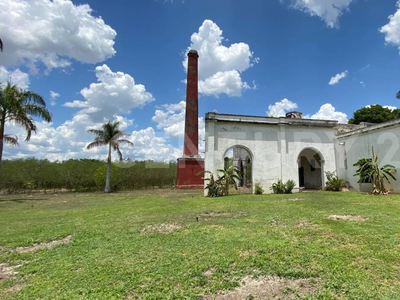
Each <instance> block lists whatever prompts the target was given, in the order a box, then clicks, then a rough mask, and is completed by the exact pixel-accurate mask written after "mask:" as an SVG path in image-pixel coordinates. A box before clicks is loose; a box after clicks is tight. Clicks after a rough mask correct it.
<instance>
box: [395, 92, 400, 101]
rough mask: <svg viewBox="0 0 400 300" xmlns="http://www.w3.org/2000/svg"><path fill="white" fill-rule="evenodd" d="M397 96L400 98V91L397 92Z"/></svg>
mask: <svg viewBox="0 0 400 300" xmlns="http://www.w3.org/2000/svg"><path fill="white" fill-rule="evenodd" d="M396 98H397V99H400V91H399V92H398V93H397V95H396Z"/></svg>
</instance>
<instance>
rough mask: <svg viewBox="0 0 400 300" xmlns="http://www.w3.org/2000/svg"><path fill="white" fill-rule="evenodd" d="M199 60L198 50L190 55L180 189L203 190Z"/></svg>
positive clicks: (179, 175)
mask: <svg viewBox="0 0 400 300" xmlns="http://www.w3.org/2000/svg"><path fill="white" fill-rule="evenodd" d="M198 58H199V55H198V54H197V51H196V50H190V51H189V53H188V68H187V83H186V114H185V135H184V146H183V157H182V158H179V159H178V174H177V175H178V178H177V183H176V187H177V188H178V189H200V188H201V189H203V188H204V180H203V174H199V173H201V172H203V171H204V159H203V158H201V157H200V155H199V119H198V118H199V94H198V81H199V79H198Z"/></svg>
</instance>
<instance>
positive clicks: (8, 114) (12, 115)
mask: <svg viewBox="0 0 400 300" xmlns="http://www.w3.org/2000/svg"><path fill="white" fill-rule="evenodd" d="M33 117H37V118H40V119H43V120H45V121H46V122H51V114H50V112H49V111H48V110H47V108H46V103H45V102H44V100H43V98H42V96H40V95H39V94H36V93H34V92H32V91H25V90H21V89H19V88H18V87H17V86H16V85H11V84H10V83H9V82H8V83H7V85H6V86H5V87H4V88H3V87H1V86H0V166H1V161H2V158H3V148H4V143H7V144H10V145H12V146H17V145H18V138H17V137H16V136H12V135H9V134H5V125H6V123H10V122H12V123H14V124H17V125H20V126H22V127H23V128H24V129H25V131H26V138H25V141H27V142H28V141H29V140H30V138H31V134H32V131H33V132H36V125H35V121H34V120H33Z"/></svg>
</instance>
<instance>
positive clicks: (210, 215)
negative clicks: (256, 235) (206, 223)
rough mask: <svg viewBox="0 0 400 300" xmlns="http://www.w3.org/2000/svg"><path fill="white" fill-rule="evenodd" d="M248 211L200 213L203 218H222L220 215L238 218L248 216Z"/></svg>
mask: <svg viewBox="0 0 400 300" xmlns="http://www.w3.org/2000/svg"><path fill="white" fill-rule="evenodd" d="M246 215H247V214H246V213H243V212H238V213H229V212H206V213H203V214H201V215H200V217H203V218H220V217H227V218H237V217H242V216H246Z"/></svg>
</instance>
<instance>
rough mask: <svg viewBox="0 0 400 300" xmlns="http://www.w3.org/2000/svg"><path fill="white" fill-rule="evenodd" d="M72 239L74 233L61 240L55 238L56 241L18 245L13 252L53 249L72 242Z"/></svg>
mask: <svg viewBox="0 0 400 300" xmlns="http://www.w3.org/2000/svg"><path fill="white" fill-rule="evenodd" d="M71 239H72V235H68V236H66V237H65V238H63V239H61V240H54V241H51V242H47V243H38V244H33V245H32V246H25V247H18V248H16V249H15V250H13V251H12V252H17V253H27V252H34V251H37V250H40V249H52V248H54V247H56V246H58V245H64V244H68V243H69V242H71Z"/></svg>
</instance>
